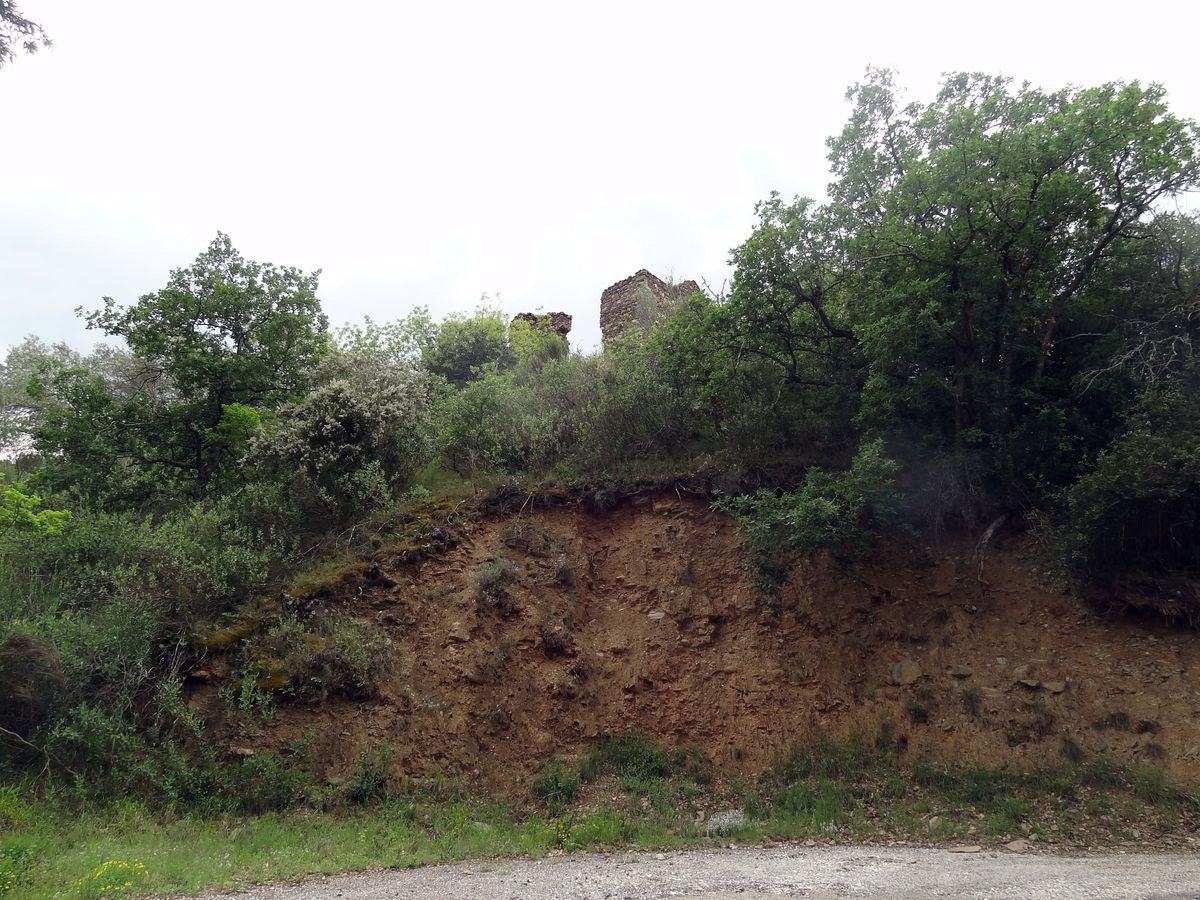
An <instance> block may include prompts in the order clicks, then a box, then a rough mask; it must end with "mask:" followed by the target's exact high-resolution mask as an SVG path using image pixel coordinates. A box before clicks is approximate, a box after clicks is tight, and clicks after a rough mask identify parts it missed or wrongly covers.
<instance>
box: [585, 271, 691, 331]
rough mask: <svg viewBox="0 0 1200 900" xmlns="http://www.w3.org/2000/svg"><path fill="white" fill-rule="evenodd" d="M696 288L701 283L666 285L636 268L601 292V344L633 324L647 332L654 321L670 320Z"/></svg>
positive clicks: (689, 282)
mask: <svg viewBox="0 0 1200 900" xmlns="http://www.w3.org/2000/svg"><path fill="white" fill-rule="evenodd" d="M698 290H700V285H698V284H696V282H694V281H684V282H682V283H681V284H667V282H665V281H663V280H662V279H661V278H659V277H658V276H656V275H655V274H654V273H653V272H649V271H647V270H646V269H638V271H637V272H635V273H634V274H633V275H630V276H629V277H628V278H626V279H625V280H624V281H618V282H617V283H616V284H614V285H612V286H610V287H609V288H607V289H606V290H605V291H604V293H603V294H601V295H600V334H601V335H602V336H603V338H604V343H606V344H607V343H609V342H610V341H612V340H614V339H615V338H618V337H620V336H621V335H623V334H625V333H626V331H628V330H629V329H630V328H632V327H635V326H636V327H638V328H640V329H642V330H643V331H648V330H649V329H650V326H652V325H653V324H654V323H655V322H663V321H665V320H667V319H669V318H670V317H671V316H672V315H673V314H674V313H675V311H676V310H678V309H679V307H681V306H682V305H683V303H684V301H686V300H687V298H688V297H690V296H691V295H692V294H694V293H696V292H697V291H698Z"/></svg>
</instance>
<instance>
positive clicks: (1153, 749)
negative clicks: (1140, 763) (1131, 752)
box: [1142, 741, 1167, 762]
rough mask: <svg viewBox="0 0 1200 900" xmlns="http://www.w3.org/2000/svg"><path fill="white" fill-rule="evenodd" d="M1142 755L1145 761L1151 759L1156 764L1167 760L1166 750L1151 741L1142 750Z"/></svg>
mask: <svg viewBox="0 0 1200 900" xmlns="http://www.w3.org/2000/svg"><path fill="white" fill-rule="evenodd" d="M1142 753H1143V754H1145V756H1146V758H1147V759H1153V760H1156V761H1158V762H1161V761H1162V760H1164V759H1166V758H1167V748H1166V747H1164V746H1163V745H1162V744H1156V743H1154V742H1153V741H1152V742H1150V743H1149V744H1146V746H1144V747H1143V748H1142Z"/></svg>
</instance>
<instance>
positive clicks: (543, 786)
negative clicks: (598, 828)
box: [533, 759, 579, 816]
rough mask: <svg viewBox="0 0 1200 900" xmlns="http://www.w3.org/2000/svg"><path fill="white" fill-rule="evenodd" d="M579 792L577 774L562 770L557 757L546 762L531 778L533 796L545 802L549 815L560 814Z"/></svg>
mask: <svg viewBox="0 0 1200 900" xmlns="http://www.w3.org/2000/svg"><path fill="white" fill-rule="evenodd" d="M578 793H579V776H578V775H576V774H571V773H568V772H565V771H563V767H562V763H560V762H559V761H558V760H557V759H552V760H550V761H549V762H547V763H546V764H545V765H544V766H543V767H542V771H541V772H539V773H538V775H537V777H536V778H534V779H533V796H534V797H536V798H537V799H538V800H541V801H542V802H543V803H545V804H546V808H547V809H549V810H550V814H551V815H555V816H560V815H562V814H563V813H564V812H565V811H566V809H567V807H569V806H570V805H571V804H572V803H574V802H575V797H576V795H577V794H578Z"/></svg>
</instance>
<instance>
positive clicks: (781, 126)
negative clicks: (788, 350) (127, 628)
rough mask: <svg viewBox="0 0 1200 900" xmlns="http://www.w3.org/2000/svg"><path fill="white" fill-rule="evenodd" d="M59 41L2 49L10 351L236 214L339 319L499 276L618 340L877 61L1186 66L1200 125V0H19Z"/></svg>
mask: <svg viewBox="0 0 1200 900" xmlns="http://www.w3.org/2000/svg"><path fill="white" fill-rule="evenodd" d="M18 5H19V7H20V8H21V10H22V12H23V13H24V14H25V15H26V16H28V17H29V18H31V19H34V20H35V21H38V22H41V23H42V24H43V25H44V26H45V28H46V30H47V32H48V33H49V34H50V35H51V36H52V38H53V39H54V40H55V42H56V47H55V49H54V50H53V51H51V52H48V53H42V54H39V55H37V56H33V57H26V56H21V57H19V58H18V59H17V60H16V61H15V62H14V63H13V64H12V65H10V66H6V67H5V68H4V69H0V109H2V110H3V112H4V118H3V125H0V128H2V129H3V136H2V138H0V160H2V163H0V171H2V173H3V174H2V175H0V347H3V346H5V345H8V344H11V343H14V342H16V341H17V340H19V339H20V338H21V337H22V336H24V335H25V334H29V333H35V334H38V335H40V336H42V337H43V338H45V339H47V340H66V341H68V342H70V343H72V344H75V345H77V346H80V347H84V346H87V345H88V344H90V343H91V342H92V339H93V338H94V335H90V334H88V333H87V332H86V331H84V330H83V329H82V328H81V327H80V325H79V322H78V320H77V319H76V318H75V314H74V309H75V307H77V306H80V305H82V306H85V307H88V308H93V307H95V306H97V305H98V304H99V302H100V298H101V297H103V296H105V295H110V296H112V297H115V298H116V299H117V300H118V301H121V302H123V303H128V302H133V301H135V300H136V299H137V298H138V297H139V296H140V295H141V294H144V293H148V292H150V291H154V290H157V289H158V288H160V287H162V286H163V285H164V284H165V282H166V277H167V273H168V271H169V270H170V269H172V268H177V267H180V266H185V265H187V264H189V263H190V262H191V261H192V260H193V259H194V258H195V257H196V255H197V254H198V253H199V252H200V251H201V250H203V249H204V247H205V246H206V245H207V244H208V242H209V241H210V240H211V239H212V238H213V237H214V235H215V234H216V232H217V231H218V230H222V231H225V232H227V233H228V234H229V235H230V236H231V237H232V239H233V242H234V244H235V246H237V247H238V248H239V249H240V250H241V251H242V253H243V254H244V255H246V256H248V257H250V258H253V259H260V260H265V261H271V262H276V263H280V264H288V265H296V266H299V267H301V268H303V269H315V268H321V269H323V270H324V275H323V277H322V280H321V292H320V296H321V298H322V300H323V303H324V306H325V310H326V312H327V313H328V314H329V317H330V319H331V320H332V321H333V322H335V323H340V322H344V321H353V320H359V319H361V318H362V316H363V315H364V314H369V315H371V316H372V317H374V318H376V319H379V320H385V319H390V318H394V317H397V316H399V315H402V314H404V313H405V312H406V311H407V310H408V309H409V308H410V307H412V306H413V305H417V304H425V305H428V306H430V307H431V308H432V310H433V311H434V312H435V314H444V313H448V312H452V311H455V310H464V311H466V310H470V309H472V308H474V307H475V306H476V305H477V303H478V300H479V297H480V295H481V294H482V293H483V292H488V293H490V294H493V295H495V294H497V293H498V294H499V295H500V299H501V304H502V306H503V307H504V308H505V309H506V310H507V311H508V312H510V313H516V312H520V311H525V310H536V309H539V308H542V309H545V310H563V311H565V312H568V313H571V314H573V315H574V316H575V330H574V332H573V334H572V342H573V344H574V345H575V346H580V347H583V348H584V349H588V348H590V347H592V346H594V345H596V344H598V343H599V327H598V323H597V316H598V311H599V296H600V292H601V291H602V290H603V289H604V288H605V287H606V286H607V285H609V284H610V283H612V282H614V281H617V280H619V279H621V278H623V277H625V276H627V275H629V274H631V273H632V272H634V271H635V270H637V269H639V268H642V267H646V268H649V269H651V270H652V271H654V272H656V273H658V274H659V275H662V276H666V275H668V274H670V273H672V272H673V273H674V274H675V275H676V276H677V277H678V278H680V279H682V278H697V279H700V278H706V279H708V281H709V282H710V283H712V284H713V285H714V287H716V286H719V285H720V283H721V281H722V280H723V279H724V278H725V277H727V275H728V271H727V268H726V258H727V255H728V251H729V248H730V247H732V246H734V245H735V244H737V243H740V242H741V241H742V240H744V239H745V237H746V236H747V235H748V233H749V229H750V227H751V224H752V222H753V207H754V203H755V202H756V201H757V200H759V199H762V198H763V197H765V196H766V195H767V194H768V192H769V191H771V190H772V189H776V190H779V191H780V192H782V193H783V194H785V195H788V196H790V195H792V194H796V193H799V194H808V195H816V196H820V195H822V194H823V191H824V187H825V184H826V181H827V170H826V162H825V146H824V140H825V138H826V137H827V136H828V135H830V134H832V133H834V132H836V131H838V130H839V129H840V127H841V124H842V121H843V119H844V118H845V115H846V113H847V111H848V107H847V105H846V103H845V100H844V93H845V89H846V87H847V86H848V85H850V84H851V83H852V82H854V81H855V80H856V79H858V78H860V77H861V76H862V74H863V71H864V69H865V67H866V66H867V65H880V66H892V67H895V68H897V69H898V70H899V73H900V82H901V83H902V84H904V85H906V86H908V87H909V88H910V90H911V91H912V93H913V95H914V96H915V97H916V98H918V99H927V98H928V97H929V96H930V94H931V92H932V91H933V89H934V87H935V86H936V84H937V81H938V78H939V75H940V73H942V72H944V71H952V70H960V69H971V70H981V71H986V72H992V73H1003V74H1007V75H1011V76H1013V77H1015V78H1018V79H1029V80H1031V81H1033V82H1034V83H1035V84H1038V85H1040V86H1042V87H1045V88H1048V89H1050V88H1057V87H1061V86H1063V85H1064V84H1067V83H1074V84H1094V83H1099V82H1102V81H1108V80H1116V79H1122V80H1131V79H1141V80H1142V81H1160V82H1162V83H1164V84H1165V85H1166V86H1167V87H1168V89H1169V91H1170V99H1171V104H1172V108H1173V109H1174V111H1175V112H1177V113H1179V114H1182V115H1186V116H1189V117H1192V118H1197V119H1200V78H1198V77H1197V75H1198V71H1197V64H1196V53H1197V46H1198V45H1197V43H1196V41H1197V26H1198V25H1200V5H1197V4H1195V3H1189V2H1175V3H1165V2H1157V0H1143V2H1139V3H1130V2H1124V3H1120V4H1116V3H1112V4H1109V3H1105V2H1095V0H1093V2H1087V3H1075V2H1069V3H1068V2H1058V0H1041V2H1036V3H1030V2H1023V0H1022V2H1013V0H998V2H993V3H972V2H965V0H957V2H946V3H942V2H937V3H916V2H909V3H897V2H891V3H874V2H861V0H860V2H854V3H826V4H821V5H820V7H818V6H817V5H815V4H808V3H802V2H780V3H764V2H746V0H740V2H732V0H731V2H726V3H705V2H696V0H692V2H687V3H683V2H679V3H675V2H655V0H641V2H622V0H607V2H604V3H586V4H585V3H571V2H564V0H557V2H552V3H528V2H520V0H508V2H490V3H453V2H423V3H410V2H403V0H393V2H389V3H384V2H366V0H340V2H336V3H330V2H328V0H325V2H319V3H318V2H307V0H204V2H199V0H104V2H98V0H19V4H18Z"/></svg>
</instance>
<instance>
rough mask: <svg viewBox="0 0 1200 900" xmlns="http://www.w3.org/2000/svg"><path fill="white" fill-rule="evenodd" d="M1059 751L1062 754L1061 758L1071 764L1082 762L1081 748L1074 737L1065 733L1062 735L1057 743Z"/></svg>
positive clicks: (1075, 764)
mask: <svg viewBox="0 0 1200 900" xmlns="http://www.w3.org/2000/svg"><path fill="white" fill-rule="evenodd" d="M1059 752H1060V753H1061V754H1062V756H1063V759H1065V760H1066V761H1067V762H1069V763H1071V765H1074V766H1077V765H1079V764H1080V763H1081V762H1083V748H1081V747H1080V746H1079V744H1078V743H1076V742H1075V740H1074V739H1072V738H1069V737H1067V735H1065V734H1064V735H1063V736H1062V740H1061V742H1060V744H1059Z"/></svg>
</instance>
